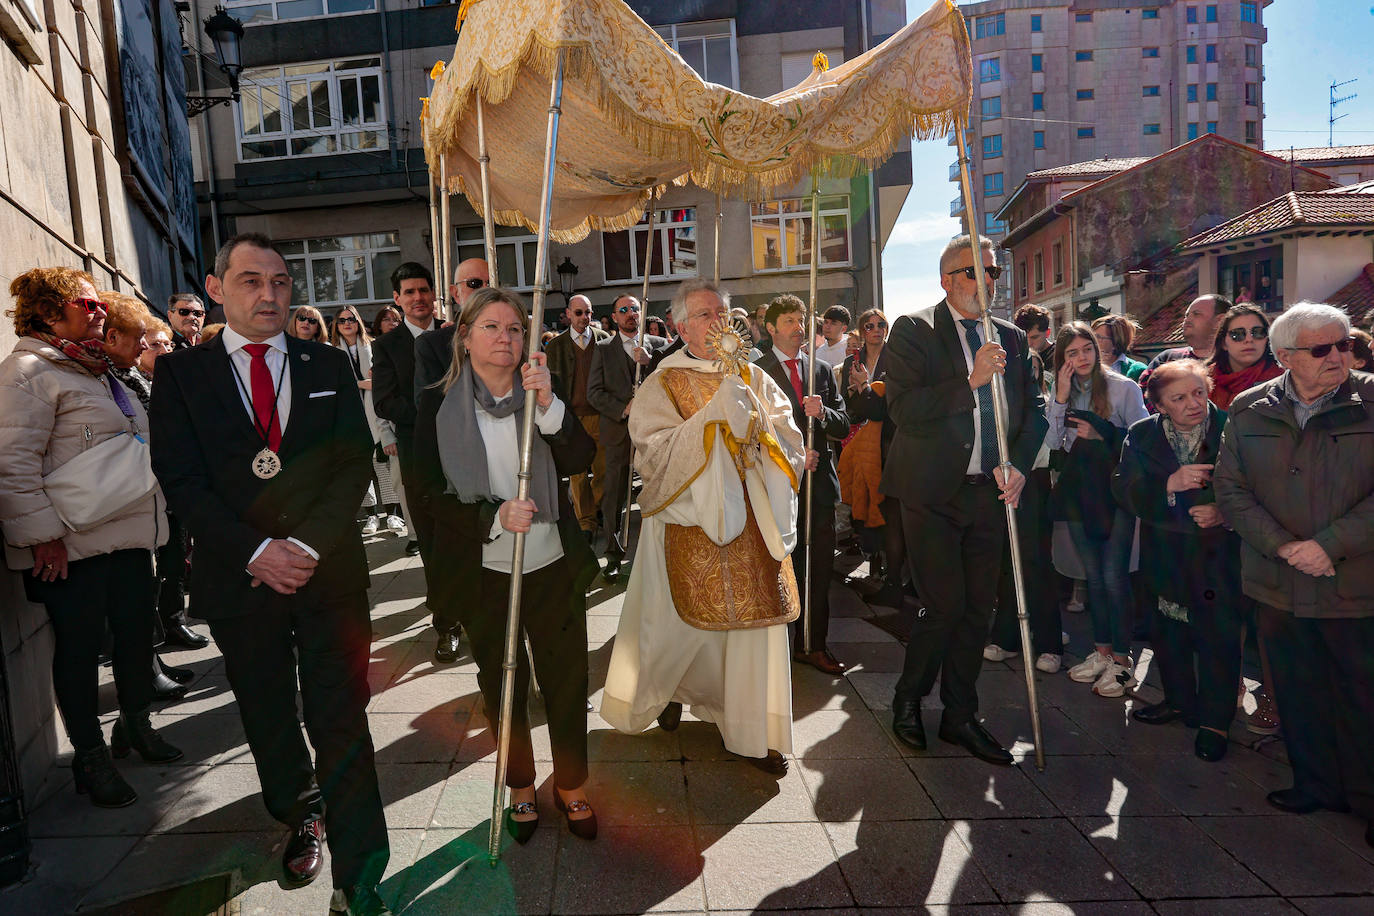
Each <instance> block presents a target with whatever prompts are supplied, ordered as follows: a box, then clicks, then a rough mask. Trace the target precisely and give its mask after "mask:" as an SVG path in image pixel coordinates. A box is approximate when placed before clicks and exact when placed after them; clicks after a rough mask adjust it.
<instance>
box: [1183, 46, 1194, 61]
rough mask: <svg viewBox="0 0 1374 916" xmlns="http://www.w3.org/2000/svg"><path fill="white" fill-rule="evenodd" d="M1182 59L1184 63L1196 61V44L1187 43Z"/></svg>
mask: <svg viewBox="0 0 1374 916" xmlns="http://www.w3.org/2000/svg"><path fill="white" fill-rule="evenodd" d="M1183 59H1184V62H1185V63H1189V64H1195V63H1197V45H1188V47H1187V48H1185V49H1184V51H1183Z"/></svg>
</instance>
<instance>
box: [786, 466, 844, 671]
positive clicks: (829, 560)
mask: <svg viewBox="0 0 1374 916" xmlns="http://www.w3.org/2000/svg"><path fill="white" fill-rule="evenodd" d="M805 486H806V484H805V483H804V482H803V484H802V487H803V491H804V488H805ZM806 535H807V532H806V506H805V505H800V506H798V508H797V546H796V547H795V548H794V549H793V551H792V572H793V573H794V574H795V575H796V577H797V588H798V589H799V590H800V589H805V588H808V585H807V584H806V572H805V566H806V551H805V550H803V549H802V548H803V545H806V544H807V543H808V541H807V537H806ZM809 543H810V551H811V583H810V585H809V588H810V590H811V651H813V652H819V651H822V650H823V649H825V648H826V639H827V638H828V637H829V635H830V571H831V569H832V568H833V565H834V563H835V498H834V495H833V494H832V493H831V492H830V488H829V487H828V486H826V487H817V488H816V492H815V493H814V494H813V496H812V498H811V539H810V542H809ZM801 594H805V592H801ZM803 624H804V621H803V620H802V618H800V617H798V618H797V620H796V622H795V623H793V624H792V650H793V651H794V652H802V651H804V646H803V641H804V639H805V634H804V632H803Z"/></svg>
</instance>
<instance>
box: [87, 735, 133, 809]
mask: <svg viewBox="0 0 1374 916" xmlns="http://www.w3.org/2000/svg"><path fill="white" fill-rule="evenodd" d="M72 776H74V777H75V779H76V794H77V795H90V796H91V803H92V804H93V805H95V806H96V807H98V808H123V807H125V806H127V805H132V804H133V803H134V802H136V801H138V793H137V792H135V791H134V788H133V786H131V785H129V784H128V783H127V782H125V781H124V777H123V776H120V775H119V771H118V770H116V769H115V765H114V761H113V760H111V759H110V752H109V750H108V749H107V748H106V747H105V744H104V742H101V743H100V744H97V745H96V746H95V747H90V748H86V749H85V750H77V752H76V756H75V757H73V758H72Z"/></svg>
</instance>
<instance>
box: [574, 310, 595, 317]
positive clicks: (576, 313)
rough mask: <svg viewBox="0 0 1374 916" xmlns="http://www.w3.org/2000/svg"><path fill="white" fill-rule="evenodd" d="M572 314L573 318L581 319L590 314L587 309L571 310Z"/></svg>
mask: <svg viewBox="0 0 1374 916" xmlns="http://www.w3.org/2000/svg"><path fill="white" fill-rule="evenodd" d="M572 313H573V317H574V318H581V317H582V316H583V315H590V314H591V312H589V311H588V310H587V309H573V310H572Z"/></svg>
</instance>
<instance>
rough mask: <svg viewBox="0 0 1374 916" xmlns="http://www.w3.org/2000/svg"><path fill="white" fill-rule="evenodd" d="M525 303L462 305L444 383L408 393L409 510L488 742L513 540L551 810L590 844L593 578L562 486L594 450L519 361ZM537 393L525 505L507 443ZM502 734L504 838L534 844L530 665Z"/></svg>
mask: <svg viewBox="0 0 1374 916" xmlns="http://www.w3.org/2000/svg"><path fill="white" fill-rule="evenodd" d="M526 311H527V310H526V307H525V303H524V302H523V301H522V300H521V298H520V296H519V295H518V294H516V293H514V292H511V291H509V290H505V289H501V288H499V287H486V288H484V289H480V290H478V291H477V292H475V293H473V294H472V296H470V297H469V298H468V301H467V303H466V304H465V305H464V306H463V310H462V314H461V315H459V316H458V327H457V333H455V334H454V335H453V362H452V364H451V366H450V368H449V372H448V375H447V376H445V377H444V378H443V379H442V380H441V381H440V382H439V383H437V384H435V385H431V386H429V387H428V388H425V389H423V390H422V391H421V393H420V402H419V416H418V419H417V420H416V425H415V449H416V453H417V459H418V460H417V461H416V466H417V467H418V468H419V469H420V473H421V479H420V490H421V498H424V499H427V500H429V505H430V507H431V509H432V511H433V512H434V523H435V524H434V548H433V552H434V556H442V557H445V558H446V559H445V562H444V564H443V565H442V566H441V567H439V568H436V569H434V570H431V571H430V580H429V593H430V601H431V602H432V603H433V604H434V605H435V608H434V609H435V612H436V613H440V608H441V607H442V608H443V613H444V614H445V615H448V616H454V617H457V618H458V620H459V621H460V622H461V623H462V625H463V629H464V630H465V631H466V632H467V634H468V638H469V639H470V640H471V641H472V655H473V658H474V659H475V660H476V662H477V681H478V685H479V686H480V688H481V690H482V699H483V702H484V703H485V704H486V710H487V720H488V721H489V722H490V723H491V728H492V733H493V734H496V733H497V731H498V729H499V723H498V721H497V719H498V716H499V712H500V709H501V666H502V663H503V659H504V656H505V630H506V604H507V600H508V596H509V590H510V576H511V557H512V551H511V546H512V543H513V540H514V537H515V534H516V533H517V532H523V533H524V534H525V556H524V569H523V586H522V588H523V591H522V596H521V597H522V601H521V607H520V621H521V624H522V626H523V629H524V631H525V634H526V636H527V637H528V640H529V645H530V649H531V651H532V653H533V662H534V671H535V674H536V676H537V677H538V679H539V686H540V689H541V690H542V692H543V695H544V706H545V708H546V710H547V713H548V722H549V741H550V744H551V745H552V748H553V773H554V802H555V804H556V805H557V806H558V808H559V810H561V811H563V812H565V814H566V817H567V823H568V829H569V830H571V831H572V832H573V833H574V834H576V835H577V836H580V837H583V838H585V839H592V838H594V837H595V836H596V814H595V812H593V811H592V808H591V805H590V804H589V803H588V801H587V794H586V790H585V783H586V781H587V706H586V700H587V599H586V594H587V586H588V584H590V582H591V580H592V578H593V577H594V576H595V575H596V573H597V563H596V557H595V556H594V555H593V554H592V551H591V548H590V547H589V546H588V545H587V540H586V538H585V537H584V536H583V535H582V529H581V528H580V527H579V525H578V523H577V516H576V514H575V513H574V512H573V510H572V504H571V502H570V501H569V499H568V491H567V484H566V483H565V482H563V481H562V480H560V478H566V477H567V476H568V475H569V474H573V473H578V472H585V471H586V470H587V468H589V467H590V466H591V463H592V458H593V456H594V455H595V452H596V445H595V443H594V442H593V441H592V438H591V436H589V435H588V434H587V432H586V431H585V430H584V429H583V428H582V424H581V422H579V421H578V419H577V417H576V415H574V414H573V412H572V410H570V409H569V408H568V407H567V405H565V404H564V403H563V402H562V401H560V400H559V399H558V397H557V396H556V395H555V394H554V393H553V387H552V382H551V381H550V376H549V370H548V369H547V368H546V367H545V365H544V354H543V353H538V354H535V355H534V356H532V357H531V358H530V359H529V360H528V361H524V362H522V360H523V354H524V351H525V340H526V334H527V333H528V332H529V329H528V323H527V319H526ZM527 391H534V392H535V393H536V411H537V416H536V417H535V426H536V428H537V429H538V431H539V435H538V436H536V437H535V438H534V441H533V443H532V460H531V471H532V475H533V476H532V479H531V481H530V490H529V498H528V499H517V498H516V495H517V492H518V487H519V481H518V480H517V478H516V473H517V471H518V470H519V468H520V458H521V456H520V442H519V431H520V427H521V424H522V414H523V412H524V410H525V392H527ZM518 655H519V658H518V666H519V667H518V670H517V672H516V676H515V698H514V704H513V706H512V721H511V724H510V736H511V738H510V765H509V769H508V771H507V774H506V784H507V785H508V786H509V787H510V789H511V806H510V808H508V809H507V811H506V819H505V821H506V830H507V831H508V832H509V833H510V834H511V836H512V837H514V838H515V839H516V840H517V841H518V842H520V843H526V842H528V841H529V840H530V838H531V837H533V836H534V831H535V828H536V826H537V825H538V821H539V810H538V808H537V807H536V805H535V788H534V777H535V773H534V751H533V747H532V745H531V743H530V724H529V717H528V710H527V706H528V685H529V681H530V659H529V658H528V657H527V656H526V654H525V651H524V647H523V644H522V645H521V646H520V649H519V653H518Z"/></svg>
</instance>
